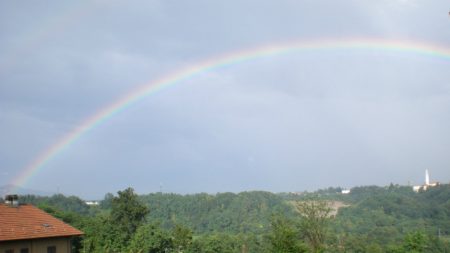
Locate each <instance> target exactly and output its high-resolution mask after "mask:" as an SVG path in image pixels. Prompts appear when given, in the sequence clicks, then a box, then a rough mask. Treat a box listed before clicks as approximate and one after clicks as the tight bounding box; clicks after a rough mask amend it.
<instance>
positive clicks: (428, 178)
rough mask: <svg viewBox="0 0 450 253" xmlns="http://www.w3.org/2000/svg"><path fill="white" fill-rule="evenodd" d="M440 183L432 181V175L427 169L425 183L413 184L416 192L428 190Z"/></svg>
mask: <svg viewBox="0 0 450 253" xmlns="http://www.w3.org/2000/svg"><path fill="white" fill-rule="evenodd" d="M437 185H439V182H433V183H430V175H429V173H428V170H425V183H424V184H423V185H415V186H413V190H414V191H415V192H419V191H420V190H423V191H426V190H427V189H428V188H429V187H434V186H437Z"/></svg>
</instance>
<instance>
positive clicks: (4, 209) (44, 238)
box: [0, 195, 83, 253]
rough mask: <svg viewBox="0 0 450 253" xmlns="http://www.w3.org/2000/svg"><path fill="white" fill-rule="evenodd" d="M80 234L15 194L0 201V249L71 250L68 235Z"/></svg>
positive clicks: (17, 252) (30, 252)
mask: <svg viewBox="0 0 450 253" xmlns="http://www.w3.org/2000/svg"><path fill="white" fill-rule="evenodd" d="M80 235H83V232H81V231H80V230H78V229H76V228H74V227H72V226H70V225H68V224H66V223H64V222H62V221H61V220H59V219H57V218H55V217H53V216H51V215H50V214H48V213H46V212H44V211H42V210H41V209H39V208H37V207H34V206H32V205H28V204H27V205H20V204H19V203H18V200H17V195H8V196H6V199H5V203H4V204H0V252H1V253H3V252H5V253H70V252H71V248H72V247H71V240H70V239H71V238H72V237H74V236H80Z"/></svg>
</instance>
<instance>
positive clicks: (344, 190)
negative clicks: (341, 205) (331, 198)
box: [341, 189, 350, 194]
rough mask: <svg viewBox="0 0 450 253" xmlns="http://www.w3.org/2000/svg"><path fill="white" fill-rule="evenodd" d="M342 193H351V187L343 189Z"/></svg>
mask: <svg viewBox="0 0 450 253" xmlns="http://www.w3.org/2000/svg"><path fill="white" fill-rule="evenodd" d="M341 193H342V194H349V193H350V189H343V190H342V191H341Z"/></svg>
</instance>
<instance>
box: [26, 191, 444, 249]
mask: <svg viewBox="0 0 450 253" xmlns="http://www.w3.org/2000/svg"><path fill="white" fill-rule="evenodd" d="M339 190H340V188H328V189H326V190H321V191H317V192H313V193H304V194H300V195H299V194H272V193H268V192H243V193H239V194H234V193H220V194H215V195H209V194H204V193H203V194H194V195H178V194H162V193H157V194H148V195H143V196H138V195H136V194H135V193H134V191H133V189H131V188H128V189H125V190H124V191H120V192H118V194H117V196H114V195H113V194H107V195H106V196H105V199H104V200H103V201H101V204H100V206H99V207H92V206H87V205H86V204H85V203H84V201H82V200H81V199H79V198H77V197H74V196H71V197H65V196H63V195H55V196H52V197H37V196H32V195H28V196H21V197H20V198H21V202H22V203H24V202H27V203H33V204H35V205H37V206H39V207H40V208H42V209H43V210H45V211H47V212H49V213H50V214H52V215H54V216H55V217H57V218H59V219H62V220H63V221H65V222H67V223H70V224H72V225H73V226H75V227H77V228H79V229H81V230H82V231H84V233H85V236H84V237H82V238H77V239H76V240H75V241H74V248H73V250H72V252H74V253H77V252H83V253H89V252H93V253H114V252H166V251H167V252H170V253H180V252H185V253H210V252H233V253H272V252H311V251H312V252H348V253H351V252H369V253H370V252H372V253H378V252H393V253H404V252H427V253H428V252H430V253H437V252H450V231H449V230H450V199H449V198H450V186H449V185H440V186H437V187H432V188H430V189H429V190H427V191H422V192H419V193H415V192H413V191H412V190H411V188H410V187H403V186H398V185H390V186H388V187H377V186H368V187H356V188H353V189H352V192H351V193H350V194H348V195H342V194H340V193H339ZM312 198H313V199H314V201H311V199H312ZM330 200H333V201H336V200H339V201H341V202H344V203H346V204H347V205H348V206H346V207H342V208H341V209H339V212H338V213H337V215H336V216H333V217H330V218H328V217H329V216H328V214H327V213H329V210H328V206H326V205H324V206H321V205H319V203H323V202H327V201H330ZM292 203H297V205H293V204H292ZM299 203H300V204H299ZM294 207H295V208H294ZM149 210H151V212H149ZM314 210H315V211H314ZM320 210H321V211H320ZM274 213H277V214H279V215H278V216H273V214H274ZM157 224H158V225H157ZM418 231H419V232H418ZM306 245H309V246H310V250H309V249H308V248H307V247H306Z"/></svg>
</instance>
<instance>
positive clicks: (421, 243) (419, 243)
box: [403, 232, 427, 253]
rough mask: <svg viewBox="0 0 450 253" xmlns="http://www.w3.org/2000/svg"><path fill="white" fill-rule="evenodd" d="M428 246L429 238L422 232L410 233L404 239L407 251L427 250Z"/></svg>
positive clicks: (413, 252) (416, 252)
mask: <svg viewBox="0 0 450 253" xmlns="http://www.w3.org/2000/svg"><path fill="white" fill-rule="evenodd" d="M426 246H427V238H426V235H425V234H424V233H422V232H414V233H408V234H407V235H406V236H405V238H404V239H403V249H404V250H405V252H412V253H421V252H425V248H426Z"/></svg>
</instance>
